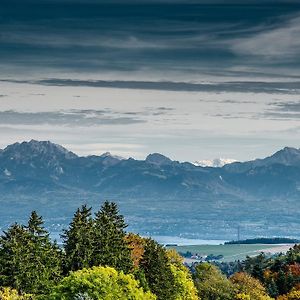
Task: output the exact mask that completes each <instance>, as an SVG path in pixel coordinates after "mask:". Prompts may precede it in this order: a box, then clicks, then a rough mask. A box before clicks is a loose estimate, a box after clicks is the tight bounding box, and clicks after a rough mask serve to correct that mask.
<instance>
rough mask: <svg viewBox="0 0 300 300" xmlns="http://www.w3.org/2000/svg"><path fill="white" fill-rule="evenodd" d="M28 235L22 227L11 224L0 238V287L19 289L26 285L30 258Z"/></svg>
mask: <svg viewBox="0 0 300 300" xmlns="http://www.w3.org/2000/svg"><path fill="white" fill-rule="evenodd" d="M28 245H29V235H28V232H27V231H26V230H25V228H24V226H21V225H19V224H17V223H15V224H13V225H12V226H10V227H9V228H8V230H7V231H4V233H3V235H2V236H1V237H0V286H10V287H12V288H15V289H21V288H22V287H23V286H24V285H25V284H26V281H25V279H26V276H24V275H26V272H27V269H28V268H27V262H28V257H29V256H30V251H29V247H28Z"/></svg>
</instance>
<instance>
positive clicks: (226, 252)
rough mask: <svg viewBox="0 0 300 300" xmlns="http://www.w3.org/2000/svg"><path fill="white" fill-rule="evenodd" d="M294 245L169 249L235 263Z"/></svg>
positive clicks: (285, 249) (196, 246)
mask: <svg viewBox="0 0 300 300" xmlns="http://www.w3.org/2000/svg"><path fill="white" fill-rule="evenodd" d="M290 247H292V245H266V244H254V245H195V246H177V247H169V248H174V249H176V250H177V251H178V252H183V253H185V252H187V251H190V252H192V253H193V254H196V253H198V254H199V255H209V254H213V255H219V254H222V255H223V256H224V258H223V261H235V260H238V259H239V260H243V259H245V258H246V256H247V255H248V256H255V255H258V254H259V253H260V252H265V253H277V252H286V251H287V250H288V249H289V248H290Z"/></svg>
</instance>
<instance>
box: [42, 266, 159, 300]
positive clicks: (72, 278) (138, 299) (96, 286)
mask: <svg viewBox="0 0 300 300" xmlns="http://www.w3.org/2000/svg"><path fill="white" fill-rule="evenodd" d="M45 299H47V300H74V299H78V300H79V299H80V300H87V299H88V300H99V299H101V300H118V299H120V300H124V299H131V300H142V299H143V300H152V299H153V300H154V299H156V297H155V296H154V295H153V294H151V293H150V292H144V291H143V289H142V288H140V287H139V284H138V281H136V280H135V279H134V277H133V275H131V274H130V275H125V274H124V273H123V272H122V271H121V272H118V271H117V270H115V269H113V268H111V267H93V268H91V269H83V270H80V271H76V272H71V273H70V275H69V276H68V277H66V278H64V279H63V280H62V282H61V283H60V284H59V285H58V286H57V287H56V288H55V289H54V290H53V292H52V293H51V294H50V295H49V296H47V297H46V298H45Z"/></svg>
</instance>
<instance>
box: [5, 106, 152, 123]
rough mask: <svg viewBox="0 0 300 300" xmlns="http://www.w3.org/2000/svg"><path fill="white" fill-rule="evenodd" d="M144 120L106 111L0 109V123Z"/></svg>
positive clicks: (141, 121)
mask: <svg viewBox="0 0 300 300" xmlns="http://www.w3.org/2000/svg"><path fill="white" fill-rule="evenodd" d="M145 122H146V120H143V119H140V118H138V117H137V116H136V115H134V116H128V115H127V116H112V115H110V114H109V112H108V111H100V110H70V111H55V112H19V111H13V110H10V111H0V124H9V125H19V124H23V125H39V124H49V125H55V126H83V127H84V126H99V125H130V124H137V123H145Z"/></svg>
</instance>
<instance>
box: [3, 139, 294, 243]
mask: <svg viewBox="0 0 300 300" xmlns="http://www.w3.org/2000/svg"><path fill="white" fill-rule="evenodd" d="M223 162H224V161H223ZM106 199H108V200H113V201H116V202H118V203H119V205H120V208H121V211H122V213H123V214H124V215H125V216H126V217H127V220H128V222H129V224H130V225H131V227H130V230H134V231H136V232H140V233H141V234H151V235H180V236H185V237H197V238H202V239H204V238H209V239H215V238H220V239H225V238H228V239H235V235H236V231H237V229H236V228H237V227H240V228H241V234H242V235H243V234H244V236H243V238H245V237H253V236H256V235H257V236H266V235H268V236H272V235H273V236H279V235H280V236H293V237H299V236H300V219H299V214H300V205H299V200H300V150H298V149H294V148H284V149H282V150H280V151H278V152H276V153H275V154H274V155H272V156H270V157H267V158H265V159H257V160H254V161H249V162H244V163H241V162H234V163H231V164H226V165H225V166H223V167H214V168H207V167H201V166H195V165H194V164H191V163H180V162H177V161H173V160H171V159H170V158H168V157H166V156H164V155H162V154H159V153H153V154H150V155H148V156H147V158H146V159H145V160H135V159H133V158H129V159H124V158H122V157H117V156H113V155H112V154H110V153H104V154H102V155H100V156H96V155H92V156H87V157H80V156H78V155H76V154H74V153H73V152H71V151H68V150H67V149H65V148H63V147H62V146H60V145H56V144H53V143H51V142H48V141H44V142H40V141H34V140H32V141H30V142H23V143H16V144H13V145H10V146H7V147H6V148H5V149H3V150H1V151H0V204H1V208H2V209H1V210H0V227H3V228H4V227H5V226H7V225H8V224H9V223H10V222H12V221H15V220H16V219H17V220H18V219H19V220H22V219H23V218H24V215H26V214H29V212H30V210H32V209H38V210H39V211H40V212H41V213H42V214H43V215H44V216H45V218H46V220H47V224H48V226H49V228H50V229H51V230H52V231H56V230H58V229H60V228H61V227H64V226H65V225H66V223H67V222H68V221H69V219H70V217H71V216H72V214H73V212H74V210H75V209H76V208H77V207H78V206H79V205H81V204H83V203H88V204H89V205H93V206H94V207H95V208H97V207H99V205H100V204H101V202H102V201H103V200H106Z"/></svg>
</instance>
